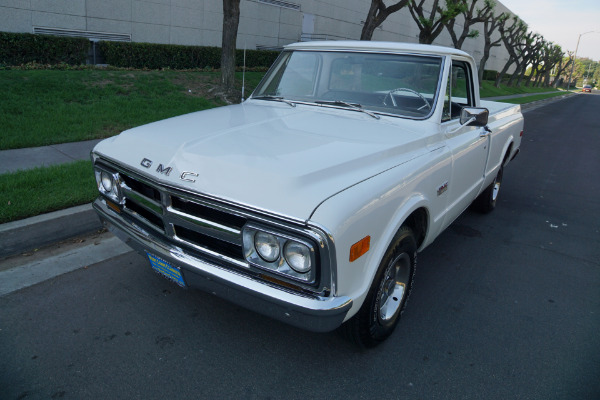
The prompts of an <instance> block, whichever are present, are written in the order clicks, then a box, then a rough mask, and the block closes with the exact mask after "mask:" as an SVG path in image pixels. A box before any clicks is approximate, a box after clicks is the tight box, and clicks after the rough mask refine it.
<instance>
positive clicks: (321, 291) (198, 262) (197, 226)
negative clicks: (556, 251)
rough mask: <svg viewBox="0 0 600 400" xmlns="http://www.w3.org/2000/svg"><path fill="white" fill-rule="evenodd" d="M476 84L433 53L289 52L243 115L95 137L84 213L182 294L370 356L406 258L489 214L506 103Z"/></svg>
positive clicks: (406, 287)
mask: <svg viewBox="0 0 600 400" xmlns="http://www.w3.org/2000/svg"><path fill="white" fill-rule="evenodd" d="M476 77H477V73H476V68H475V64H474V61H473V59H472V58H471V57H470V56H469V55H468V54H467V53H465V52H462V51H460V50H455V49H451V48H445V47H436V46H427V45H414V44H404V43H383V42H379V43H378V42H354V41H340V42H308V43H297V44H292V45H289V46H286V47H285V49H284V50H283V52H282V53H281V55H280V57H279V58H278V59H277V61H276V62H275V64H274V65H273V66H272V67H271V69H270V70H269V72H268V73H267V74H266V75H265V77H264V79H263V80H262V82H261V83H260V84H259V86H258V87H257V89H256V90H255V91H254V93H253V94H252V95H251V97H250V98H248V99H247V100H246V101H244V102H243V103H242V104H239V105H232V106H227V107H221V108H217V109H212V110H208V111H201V112H196V113H192V114H188V115H183V116H179V117H176V118H171V119H168V120H164V121H159V122H155V123H151V124H148V125H145V126H141V127H138V128H134V129H130V130H127V131H125V132H123V133H121V134H120V135H118V136H116V137H113V138H110V139H106V140H104V141H102V142H101V143H99V144H98V145H97V146H96V147H95V149H94V150H93V152H92V160H93V164H94V169H95V175H96V179H97V183H98V189H99V191H100V196H99V197H98V199H97V200H96V201H95V202H94V207H95V209H96V210H97V212H98V214H99V215H100V218H101V219H102V221H103V222H104V224H105V226H106V227H108V228H109V229H110V230H111V231H113V232H114V233H115V234H116V235H117V236H119V237H121V238H122V239H123V240H124V241H125V242H126V243H128V244H129V245H130V246H131V247H133V248H134V249H137V250H138V251H140V252H141V253H142V254H144V255H145V256H146V257H147V258H148V260H149V262H150V265H151V266H152V268H154V269H155V270H156V271H157V272H159V273H160V274H162V275H165V276H166V277H168V278H169V279H171V280H173V281H174V282H176V283H177V284H179V285H181V286H183V287H191V288H199V289H202V290H205V291H207V292H209V293H213V294H215V295H217V296H220V297H222V298H224V299H226V300H229V301H232V302H234V303H237V304H240V305H242V306H244V307H247V308H249V309H252V310H255V311H257V312H260V313H263V314H266V315H268V316H270V317H273V318H276V319H279V320H281V321H284V322H287V323H289V324H292V325H295V326H298V327H302V328H305V329H309V330H313V331H330V330H334V329H336V328H338V327H340V329H341V330H342V331H344V332H345V333H346V334H347V335H348V337H350V338H351V339H353V340H354V341H355V342H356V343H358V344H359V345H361V346H365V347H372V346H375V345H377V344H378V343H380V342H381V341H383V340H384V339H385V338H386V337H388V336H389V335H390V334H391V333H392V331H393V330H394V327H395V326H396V324H397V322H398V319H399V318H400V314H401V313H402V310H403V308H404V306H405V304H406V301H407V298H408V295H409V292H410V290H411V286H412V279H413V275H414V273H415V266H416V261H417V252H418V251H421V250H423V249H424V248H425V247H427V245H429V244H430V243H432V242H433V240H434V239H435V238H436V237H437V236H438V235H439V234H440V232H442V231H443V230H444V228H446V227H447V226H448V225H450V224H451V223H452V221H454V219H455V218H456V217H457V216H458V215H459V214H460V213H462V212H463V211H464V210H465V209H466V208H467V207H469V205H471V204H472V203H474V205H475V206H476V207H478V208H479V209H480V210H482V211H484V212H487V211H491V210H492V209H493V208H494V207H495V205H496V199H497V196H498V192H499V190H500V184H501V182H502V172H503V169H504V167H506V165H507V164H508V163H509V162H510V161H511V160H512V159H513V158H514V157H515V156H516V155H517V153H518V151H519V145H520V143H521V136H522V133H523V131H522V129H523V117H522V115H521V112H520V107H519V106H515V105H507V104H503V103H494V102H487V101H486V102H484V101H480V98H479V85H478V82H477V78H476Z"/></svg>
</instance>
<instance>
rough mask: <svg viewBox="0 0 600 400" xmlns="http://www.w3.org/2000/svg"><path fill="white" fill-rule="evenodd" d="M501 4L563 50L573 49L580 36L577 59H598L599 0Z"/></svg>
mask: <svg viewBox="0 0 600 400" xmlns="http://www.w3.org/2000/svg"><path fill="white" fill-rule="evenodd" d="M500 2H501V3H502V4H504V6H506V7H507V8H508V9H509V10H511V11H512V12H513V14H516V15H518V16H519V18H521V19H522V20H523V21H525V22H526V23H527V25H529V30H531V31H534V32H537V33H540V34H541V35H542V36H543V37H544V39H546V40H549V41H551V42H554V43H556V44H558V45H560V46H561V47H562V49H563V51H564V52H565V53H566V52H567V51H575V48H576V46H577V38H578V37H579V35H580V34H582V33H585V32H589V31H596V32H597V33H586V34H585V35H583V36H581V40H580V41H579V48H578V49H577V58H580V57H587V58H591V59H592V60H595V61H600V0H500Z"/></svg>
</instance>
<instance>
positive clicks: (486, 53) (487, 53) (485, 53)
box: [477, 46, 490, 85]
mask: <svg viewBox="0 0 600 400" xmlns="http://www.w3.org/2000/svg"><path fill="white" fill-rule="evenodd" d="M488 58H490V48H489V47H487V46H486V47H485V48H484V49H483V57H481V61H479V71H477V72H478V73H479V84H480V85H481V82H482V81H483V70H484V68H485V64H486V63H487V60H488Z"/></svg>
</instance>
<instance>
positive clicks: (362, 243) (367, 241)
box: [350, 236, 371, 262]
mask: <svg viewBox="0 0 600 400" xmlns="http://www.w3.org/2000/svg"><path fill="white" fill-rule="evenodd" d="M370 246H371V236H365V237H364V238H362V239H360V240H359V241H358V242H356V243H354V244H353V245H352V247H350V262H352V261H354V260H357V259H358V258H359V257H360V256H362V255H363V254H365V253H366V252H367V251H369V248H370Z"/></svg>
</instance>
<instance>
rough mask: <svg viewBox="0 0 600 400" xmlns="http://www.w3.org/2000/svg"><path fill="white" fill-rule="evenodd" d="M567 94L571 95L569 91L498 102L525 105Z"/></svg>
mask: <svg viewBox="0 0 600 400" xmlns="http://www.w3.org/2000/svg"><path fill="white" fill-rule="evenodd" d="M565 94H570V93H569V92H567V91H560V92H556V93H546V94H537V95H533V96H527V97H517V98H515V99H506V100H498V101H500V102H502V103H512V104H524V103H531V102H532V101H538V100H544V99H548V98H550V97H556V96H562V95H565Z"/></svg>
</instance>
